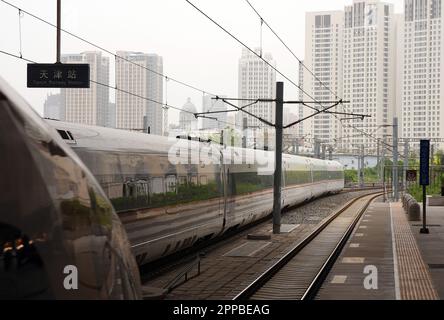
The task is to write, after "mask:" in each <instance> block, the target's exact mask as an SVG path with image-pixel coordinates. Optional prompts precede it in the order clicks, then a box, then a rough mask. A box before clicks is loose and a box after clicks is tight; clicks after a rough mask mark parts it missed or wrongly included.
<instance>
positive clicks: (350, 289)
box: [317, 200, 444, 300]
mask: <svg viewBox="0 0 444 320" xmlns="http://www.w3.org/2000/svg"><path fill="white" fill-rule="evenodd" d="M427 221H428V224H429V229H430V234H429V235H423V234H420V233H419V229H420V228H421V227H420V225H421V222H420V221H419V222H409V221H408V219H407V215H406V214H405V213H404V210H403V208H402V205H401V203H400V202H392V203H383V202H381V201H378V200H376V201H374V202H373V203H372V204H371V205H370V206H369V207H368V209H367V211H366V212H365V214H364V215H363V216H362V218H361V220H360V221H359V223H358V225H357V226H356V228H355V230H354V232H353V234H352V236H351V237H350V239H349V240H348V242H347V244H346V246H345V247H344V250H343V251H342V253H341V255H340V257H339V258H338V259H337V261H336V263H335V265H334V266H333V268H332V270H331V272H330V274H329V276H328V277H327V279H326V281H325V282H324V285H323V286H322V288H321V290H320V291H319V292H318V295H317V299H321V300H338V299H346V300H374V299H379V300H395V299H396V300H436V299H440V298H441V299H443V298H444V207H430V208H428V220H427Z"/></svg>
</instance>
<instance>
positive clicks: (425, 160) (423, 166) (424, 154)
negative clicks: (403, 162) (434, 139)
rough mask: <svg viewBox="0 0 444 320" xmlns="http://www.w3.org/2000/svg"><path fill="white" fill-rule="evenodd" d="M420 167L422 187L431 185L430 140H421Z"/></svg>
mask: <svg viewBox="0 0 444 320" xmlns="http://www.w3.org/2000/svg"><path fill="white" fill-rule="evenodd" d="M419 161H420V162H419V167H420V170H419V171H420V175H419V182H420V185H422V186H428V185H429V184H430V177H429V169H430V168H429V162H430V140H421V142H420V152H419Z"/></svg>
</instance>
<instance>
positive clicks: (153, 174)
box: [47, 120, 344, 264]
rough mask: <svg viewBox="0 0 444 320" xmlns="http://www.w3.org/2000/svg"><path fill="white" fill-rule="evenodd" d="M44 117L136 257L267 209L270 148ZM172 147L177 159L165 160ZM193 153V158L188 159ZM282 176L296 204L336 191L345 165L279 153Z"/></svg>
mask: <svg viewBox="0 0 444 320" xmlns="http://www.w3.org/2000/svg"><path fill="white" fill-rule="evenodd" d="M47 121H48V123H49V124H50V125H51V126H53V127H54V128H56V129H57V130H58V131H59V132H60V131H65V132H69V135H71V136H73V137H74V139H75V143H71V144H70V146H71V147H72V148H73V150H74V151H75V152H76V153H77V154H78V155H79V156H80V158H81V159H82V160H83V162H84V163H85V164H86V166H88V168H89V169H90V170H91V172H92V173H93V174H94V176H95V177H96V179H97V180H98V181H99V183H100V185H101V186H102V188H103V190H104V191H105V193H106V195H107V196H108V198H109V199H110V201H111V203H112V204H113V205H114V208H115V209H116V211H117V212H118V213H119V216H120V218H121V220H122V222H123V223H124V225H125V228H126V230H127V232H128V236H129V239H130V242H131V245H132V249H133V252H134V254H135V255H136V257H137V261H138V263H139V264H143V263H146V262H149V261H153V260H155V259H158V258H160V257H163V256H166V255H169V254H171V253H173V252H175V251H178V250H180V249H183V248H186V247H188V246H191V245H192V244H193V243H195V242H197V241H199V240H205V239H208V238H212V237H215V236H217V235H220V234H222V233H224V232H226V231H227V230H230V229H233V228H238V227H240V226H243V225H245V224H248V223H251V222H252V221H255V220H257V219H260V218H262V217H264V216H266V215H268V214H270V212H271V211H272V206H273V175H272V171H270V170H271V169H268V171H266V172H263V171H264V167H263V164H264V163H267V161H272V162H274V157H273V153H272V152H266V151H258V150H251V149H242V148H235V147H233V148H231V147H225V148H224V147H221V146H219V145H216V144H211V145H210V149H211V152H205V153H202V150H201V149H202V148H206V147H207V145H208V144H206V143H191V142H190V141H188V140H176V139H168V138H166V137H160V136H154V135H146V134H141V133H132V132H127V131H122V130H116V129H109V128H101V127H92V126H85V125H77V124H70V123H64V122H60V121H52V120H47ZM66 135H67V136H68V134H66ZM178 145H179V147H177V146H178ZM174 148H177V150H178V151H179V152H177V153H175V155H177V156H178V157H179V160H180V161H177V160H178V159H174V161H172V160H171V150H173V149H174ZM174 150H175V149H174ZM196 154H197V155H200V158H199V159H198V161H194V162H191V161H189V160H190V158H191V157H192V156H194V155H196ZM239 159H244V160H245V161H238V160H239ZM189 163H194V164H189ZM260 164H261V165H260ZM272 167H273V166H271V168H272ZM282 181H283V194H282V205H283V207H285V206H290V205H295V204H298V203H301V202H303V201H306V200H309V199H311V198H313V197H318V196H320V195H322V194H325V193H329V192H330V193H333V192H338V191H340V190H341V189H342V188H343V186H344V177H343V168H342V166H341V165H340V164H339V163H337V162H334V161H322V160H317V159H309V158H303V157H297V156H291V155H283V175H282Z"/></svg>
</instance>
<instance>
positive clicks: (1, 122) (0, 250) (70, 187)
mask: <svg viewBox="0 0 444 320" xmlns="http://www.w3.org/2000/svg"><path fill="white" fill-rule="evenodd" d="M0 155H1V156H0V177H1V183H0V299H1V298H4V299H52V298H56V299H119V298H120V299H122V298H123V299H133V298H140V296H141V289H140V279H139V275H138V270H137V267H136V263H135V261H134V257H133V256H132V254H131V249H130V246H129V242H128V239H127V235H126V233H125V231H124V229H123V227H122V225H121V223H120V220H119V219H118V217H117V215H116V213H115V212H114V209H113V208H112V206H111V204H110V202H109V200H108V199H107V198H106V197H105V196H104V193H103V191H102V189H101V188H100V185H99V184H98V183H97V181H96V180H95V178H94V177H93V176H92V174H91V173H90V172H89V171H88V169H87V168H86V167H85V166H84V165H83V163H82V162H81V161H80V159H79V158H78V157H77V156H76V155H75V154H74V153H73V152H72V151H71V150H70V149H69V147H67V146H66V145H64V143H63V141H62V140H61V139H60V138H59V137H58V136H57V133H56V132H55V131H54V132H53V131H52V129H50V128H49V127H48V126H47V125H46V124H45V123H44V122H43V120H42V119H41V118H40V117H39V116H38V115H37V114H36V113H35V112H34V111H33V110H32V109H31V108H30V107H29V106H28V105H27V104H26V102H24V101H23V100H22V99H21V98H20V97H19V96H18V95H16V94H15V92H14V91H13V90H12V89H11V88H9V86H8V85H7V84H6V83H5V82H3V80H2V79H1V78H0ZM67 270H68V272H67Z"/></svg>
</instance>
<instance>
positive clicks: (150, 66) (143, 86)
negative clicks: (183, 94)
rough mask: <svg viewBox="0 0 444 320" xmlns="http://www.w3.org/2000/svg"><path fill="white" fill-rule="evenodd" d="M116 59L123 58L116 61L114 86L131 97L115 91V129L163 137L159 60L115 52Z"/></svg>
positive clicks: (148, 56)
mask: <svg viewBox="0 0 444 320" xmlns="http://www.w3.org/2000/svg"><path fill="white" fill-rule="evenodd" d="M117 56H119V57H122V58H124V59H121V58H118V57H117V58H116V86H117V88H119V89H121V90H122V91H127V92H131V93H132V94H133V95H130V94H127V93H125V92H122V91H119V90H118V91H117V92H116V127H117V128H121V129H135V130H140V129H145V130H147V131H148V130H149V132H150V133H152V134H157V135H163V134H164V122H165V115H164V108H163V106H162V102H163V77H162V76H160V75H159V74H162V73H163V61H162V57H160V56H158V55H157V54H146V53H142V52H128V51H119V52H117ZM129 61H131V62H133V63H131V62H129ZM150 70H152V71H154V72H152V71H150ZM141 97H144V98H147V99H143V98H141ZM150 100H151V101H150ZM154 101H156V102H159V103H156V102H154Z"/></svg>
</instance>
